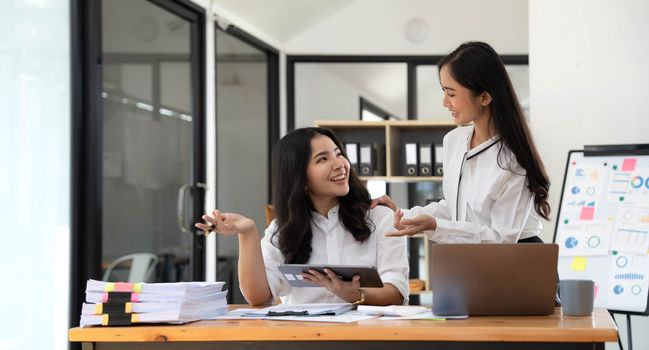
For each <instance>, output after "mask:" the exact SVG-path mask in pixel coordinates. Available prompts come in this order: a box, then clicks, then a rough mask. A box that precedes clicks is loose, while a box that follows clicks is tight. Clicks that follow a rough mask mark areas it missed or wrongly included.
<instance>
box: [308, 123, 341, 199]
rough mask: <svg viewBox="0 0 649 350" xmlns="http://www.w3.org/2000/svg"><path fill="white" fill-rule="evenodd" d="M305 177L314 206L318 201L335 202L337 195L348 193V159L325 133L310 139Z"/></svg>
mask: <svg viewBox="0 0 649 350" xmlns="http://www.w3.org/2000/svg"><path fill="white" fill-rule="evenodd" d="M306 179H307V188H308V193H309V197H310V198H311V201H312V202H313V204H314V206H316V207H318V204H319V203H327V202H330V203H331V202H335V203H337V202H338V197H343V196H345V195H347V193H349V161H347V159H346V158H345V157H343V155H342V152H341V150H340V149H339V148H338V146H336V144H335V143H334V142H333V141H332V140H331V139H330V138H329V137H327V136H325V135H322V134H317V135H316V136H314V137H313V138H312V139H311V157H310V159H309V163H308V165H307V169H306ZM334 205H335V204H334Z"/></svg>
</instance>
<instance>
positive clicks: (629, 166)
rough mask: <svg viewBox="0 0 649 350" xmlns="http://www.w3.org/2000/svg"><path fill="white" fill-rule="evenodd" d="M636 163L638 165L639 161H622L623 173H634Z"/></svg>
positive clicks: (628, 159) (630, 159)
mask: <svg viewBox="0 0 649 350" xmlns="http://www.w3.org/2000/svg"><path fill="white" fill-rule="evenodd" d="M636 163H638V159H636V158H627V159H625V160H624V161H622V171H634V170H635V165H636Z"/></svg>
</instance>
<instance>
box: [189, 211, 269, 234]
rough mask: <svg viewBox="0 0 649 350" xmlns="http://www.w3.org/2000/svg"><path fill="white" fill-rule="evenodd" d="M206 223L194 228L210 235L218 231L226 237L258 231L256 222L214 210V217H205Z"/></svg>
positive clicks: (241, 216)
mask: <svg viewBox="0 0 649 350" xmlns="http://www.w3.org/2000/svg"><path fill="white" fill-rule="evenodd" d="M202 218H203V220H205V222H206V223H202V222H198V223H196V224H194V226H196V227H198V228H199V229H201V230H203V231H205V232H207V233H209V232H211V231H216V232H219V233H222V234H224V235H233V234H236V233H241V234H245V233H248V232H251V231H254V230H255V229H256V227H255V221H254V220H252V219H249V218H247V217H245V216H243V215H240V214H236V213H221V212H220V211H219V210H214V211H213V212H212V215H207V214H206V215H203V216H202Z"/></svg>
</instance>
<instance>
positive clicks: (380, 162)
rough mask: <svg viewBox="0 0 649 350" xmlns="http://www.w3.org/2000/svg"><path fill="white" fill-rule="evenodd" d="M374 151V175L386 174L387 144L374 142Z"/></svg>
mask: <svg viewBox="0 0 649 350" xmlns="http://www.w3.org/2000/svg"><path fill="white" fill-rule="evenodd" d="M372 147H373V148H374V149H373V152H374V160H375V162H374V170H373V171H374V176H385V175H386V174H387V173H386V171H385V160H386V159H385V144H383V143H378V142H375V143H373V144H372Z"/></svg>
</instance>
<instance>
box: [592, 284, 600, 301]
mask: <svg viewBox="0 0 649 350" xmlns="http://www.w3.org/2000/svg"><path fill="white" fill-rule="evenodd" d="M598 289H599V286H598V285H597V284H595V290H593V298H594V299H597V290H598Z"/></svg>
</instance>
